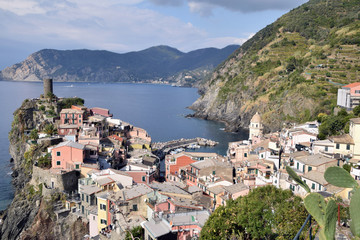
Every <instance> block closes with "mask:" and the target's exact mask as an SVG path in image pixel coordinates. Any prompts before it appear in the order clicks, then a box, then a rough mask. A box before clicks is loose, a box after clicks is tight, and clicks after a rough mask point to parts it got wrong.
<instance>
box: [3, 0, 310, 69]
mask: <svg viewBox="0 0 360 240" xmlns="http://www.w3.org/2000/svg"><path fill="white" fill-rule="evenodd" d="M304 2H305V0H101V1H99V0H0V33H1V34H0V53H1V55H0V56H1V57H0V70H1V69H3V68H5V67H7V66H11V65H13V64H15V63H18V62H21V61H23V60H24V59H25V58H26V57H28V56H29V55H30V54H31V53H33V52H36V51H39V50H41V49H44V48H53V49H62V50H65V49H96V50H97V49H101V50H109V51H113V52H118V53H124V52H129V51H138V50H142V49H146V48H148V47H151V46H157V45H169V46H172V47H175V48H177V49H179V50H181V51H184V52H188V51H191V50H195V49H199V48H205V47H217V48H222V47H225V46H227V45H229V44H242V43H243V42H245V41H246V40H247V39H249V38H250V37H251V36H252V35H253V34H254V33H256V32H257V31H259V30H260V29H262V28H263V27H265V26H266V25H268V24H270V23H272V22H273V21H275V20H276V19H277V18H279V17H280V16H281V15H283V14H284V13H286V12H288V11H289V10H290V9H292V8H295V7H297V6H299V5H301V4H302V3H304Z"/></svg>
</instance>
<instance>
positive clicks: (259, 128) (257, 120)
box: [249, 112, 264, 139]
mask: <svg viewBox="0 0 360 240" xmlns="http://www.w3.org/2000/svg"><path fill="white" fill-rule="evenodd" d="M263 129H264V127H263V125H262V123H261V117H260V114H259V113H258V112H256V113H255V115H254V116H253V117H252V119H251V121H250V126H249V130H250V131H249V139H253V138H254V137H261V136H262V134H263Z"/></svg>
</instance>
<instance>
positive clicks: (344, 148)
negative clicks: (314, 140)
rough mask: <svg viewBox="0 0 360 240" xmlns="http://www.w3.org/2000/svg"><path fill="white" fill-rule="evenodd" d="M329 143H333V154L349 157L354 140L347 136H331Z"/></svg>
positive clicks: (351, 153) (352, 149) (352, 150)
mask: <svg viewBox="0 0 360 240" xmlns="http://www.w3.org/2000/svg"><path fill="white" fill-rule="evenodd" d="M330 141H332V142H333V143H334V153H335V154H336V153H338V154H341V155H344V156H348V157H351V156H352V155H353V152H354V145H355V144H354V140H353V138H352V137H351V136H350V135H349V134H343V135H340V136H332V137H331V138H330Z"/></svg>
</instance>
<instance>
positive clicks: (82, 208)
mask: <svg viewBox="0 0 360 240" xmlns="http://www.w3.org/2000/svg"><path fill="white" fill-rule="evenodd" d="M84 212H85V209H84V206H81V213H82V214H84Z"/></svg>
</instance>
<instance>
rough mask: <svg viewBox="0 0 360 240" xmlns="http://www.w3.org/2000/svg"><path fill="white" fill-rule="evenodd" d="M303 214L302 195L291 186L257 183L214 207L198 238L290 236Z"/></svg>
mask: <svg viewBox="0 0 360 240" xmlns="http://www.w3.org/2000/svg"><path fill="white" fill-rule="evenodd" d="M306 216H307V212H306V210H305V207H304V205H303V204H302V200H301V198H300V197H297V196H294V195H293V193H292V192H291V191H290V190H282V189H278V188H276V187H274V186H265V187H259V188H256V189H254V190H252V191H251V192H250V193H249V194H248V195H247V196H244V197H240V198H238V199H236V200H229V201H227V205H226V207H224V206H220V207H219V208H217V209H216V210H215V212H214V213H213V214H212V215H211V216H210V217H209V219H208V220H207V222H206V223H205V225H204V227H203V228H202V230H201V239H292V238H294V236H295V235H296V233H297V232H298V230H299V229H300V228H301V225H302V224H303V223H304V221H305V219H306Z"/></svg>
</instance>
